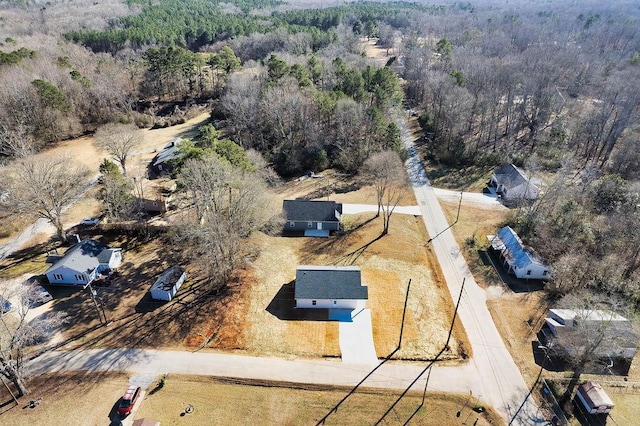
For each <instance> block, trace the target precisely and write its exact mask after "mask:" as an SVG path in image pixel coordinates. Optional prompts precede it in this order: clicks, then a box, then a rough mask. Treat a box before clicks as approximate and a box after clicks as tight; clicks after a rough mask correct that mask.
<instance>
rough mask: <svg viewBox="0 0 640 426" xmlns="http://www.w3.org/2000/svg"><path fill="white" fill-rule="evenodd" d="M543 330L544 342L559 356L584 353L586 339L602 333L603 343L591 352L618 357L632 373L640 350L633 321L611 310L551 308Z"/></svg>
mask: <svg viewBox="0 0 640 426" xmlns="http://www.w3.org/2000/svg"><path fill="white" fill-rule="evenodd" d="M540 333H541V335H540V336H541V342H542V343H543V344H544V345H546V346H548V347H551V346H550V345H552V346H553V351H554V353H556V354H557V355H559V356H564V355H569V356H574V355H575V354H576V353H580V351H581V350H583V349H584V346H583V345H584V344H585V343H584V342H585V341H587V340H591V339H589V336H598V339H600V341H601V344H600V345H599V346H598V347H596V348H595V350H594V351H593V352H592V353H591V354H590V355H591V356H592V358H594V359H601V360H606V361H611V360H615V364H616V370H617V372H618V373H620V374H627V373H628V368H629V366H630V365H631V362H632V361H633V358H634V357H635V355H636V353H637V352H638V336H637V335H636V333H635V331H634V329H633V323H632V322H631V321H630V320H628V319H627V318H625V317H623V316H622V315H619V314H617V313H615V312H613V311H608V310H601V309H558V308H553V309H549V313H548V314H547V317H546V318H545V323H544V325H543V327H542V329H541V330H540ZM573 335H577V336H578V337H575V338H574V337H573ZM625 369H626V372H625Z"/></svg>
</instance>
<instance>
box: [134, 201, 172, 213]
mask: <svg viewBox="0 0 640 426" xmlns="http://www.w3.org/2000/svg"><path fill="white" fill-rule="evenodd" d="M133 209H134V210H135V211H136V212H141V213H147V214H149V215H158V214H164V213H166V212H167V200H166V199H165V198H162V197H158V198H156V199H149V198H137V199H136V200H135V201H134V203H133Z"/></svg>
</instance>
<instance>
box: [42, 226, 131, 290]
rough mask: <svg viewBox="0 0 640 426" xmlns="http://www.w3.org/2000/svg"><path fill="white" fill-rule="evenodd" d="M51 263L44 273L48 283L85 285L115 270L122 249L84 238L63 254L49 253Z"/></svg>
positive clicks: (119, 260) (119, 261) (120, 257)
mask: <svg viewBox="0 0 640 426" xmlns="http://www.w3.org/2000/svg"><path fill="white" fill-rule="evenodd" d="M48 261H49V262H51V263H53V265H51V266H50V267H49V269H47V270H46V271H45V273H44V275H45V276H46V277H47V279H48V280H49V283H50V284H57V285H80V286H83V287H84V286H87V285H88V284H90V283H91V282H92V281H94V280H95V279H96V278H98V277H99V276H100V275H101V274H103V273H108V272H110V271H113V270H115V269H116V268H117V267H118V266H120V263H121V262H122V249H120V248H110V247H107V246H106V245H104V244H102V243H100V242H98V241H95V240H92V239H89V238H87V239H85V240H82V241H81V242H79V243H78V244H76V245H74V246H73V247H71V248H69V250H67V251H66V252H65V253H64V255H62V256H57V255H50V256H49V257H48Z"/></svg>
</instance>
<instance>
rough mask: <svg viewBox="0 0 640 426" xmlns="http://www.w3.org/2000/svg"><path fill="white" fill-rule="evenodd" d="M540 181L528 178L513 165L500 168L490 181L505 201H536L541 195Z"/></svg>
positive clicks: (490, 184)
mask: <svg viewBox="0 0 640 426" xmlns="http://www.w3.org/2000/svg"><path fill="white" fill-rule="evenodd" d="M538 185H540V181H539V180H538V179H532V178H530V177H529V176H527V175H526V174H525V173H524V172H523V171H522V170H520V169H519V168H518V167H516V166H514V165H513V164H503V165H502V166H500V167H498V168H497V169H496V171H495V172H493V175H492V176H491V180H490V181H489V187H492V188H495V191H496V193H497V194H498V195H500V196H501V197H502V199H503V200H507V201H509V200H535V199H536V198H538V195H539V194H540V189H539V188H538Z"/></svg>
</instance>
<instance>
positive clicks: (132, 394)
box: [118, 386, 140, 417]
mask: <svg viewBox="0 0 640 426" xmlns="http://www.w3.org/2000/svg"><path fill="white" fill-rule="evenodd" d="M138 396H140V386H129V388H128V389H127V391H126V392H125V393H124V395H123V396H122V399H121V400H120V405H118V414H119V415H121V416H122V417H126V416H128V415H129V414H131V410H132V409H133V406H134V404H135V403H136V400H137V399H138Z"/></svg>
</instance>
